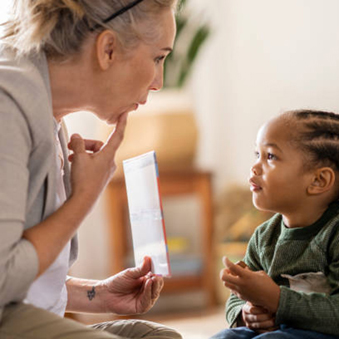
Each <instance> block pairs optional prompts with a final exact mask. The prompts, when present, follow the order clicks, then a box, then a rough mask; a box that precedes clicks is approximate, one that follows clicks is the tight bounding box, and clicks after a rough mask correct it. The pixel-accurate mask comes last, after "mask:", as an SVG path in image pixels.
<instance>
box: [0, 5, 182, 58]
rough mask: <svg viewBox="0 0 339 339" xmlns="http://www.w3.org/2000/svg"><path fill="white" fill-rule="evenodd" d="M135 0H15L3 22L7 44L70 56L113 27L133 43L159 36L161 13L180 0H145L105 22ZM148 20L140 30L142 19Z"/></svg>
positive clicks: (127, 42)
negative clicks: (89, 39) (94, 36)
mask: <svg viewBox="0 0 339 339" xmlns="http://www.w3.org/2000/svg"><path fill="white" fill-rule="evenodd" d="M131 1H132V0H95V1H93V0H13V6H12V11H11V12H10V16H9V19H8V21H7V22H5V23H4V24H3V25H2V26H3V34H2V37H1V40H2V42H3V43H4V45H7V46H10V47H12V48H14V50H15V51H16V53H17V56H21V55H27V54H29V53H32V52H37V53H39V52H40V51H41V50H43V51H45V52H46V54H47V56H48V57H49V58H53V59H66V58H68V57H70V56H72V55H75V54H77V53H78V52H79V51H80V50H81V48H82V46H83V43H84V41H85V40H86V38H87V37H89V36H90V34H93V30H91V28H93V27H95V30H94V33H97V32H100V31H102V30H104V29H111V30H113V31H115V32H116V33H117V36H118V39H119V41H120V42H121V44H122V45H123V46H124V47H126V48H129V47H132V46H133V45H135V44H136V43H137V42H138V41H140V40H143V41H145V42H147V41H151V40H152V39H156V35H157V33H158V30H157V25H159V20H158V18H157V17H158V14H159V13H161V12H162V11H163V10H164V9H169V8H172V9H175V7H176V5H177V1H178V0H144V1H142V2H140V3H139V4H137V5H136V6H134V7H133V8H131V9H129V10H128V11H126V12H125V13H124V14H122V15H119V16H117V17H116V18H114V19H113V20H112V21H110V22H108V23H106V24H104V23H103V21H104V20H105V19H106V18H108V17H109V16H111V15H112V13H115V12H117V11H119V10H120V9H121V8H124V7H126V6H127V5H129V4H130V3H131ZM141 22H143V23H146V25H145V27H146V29H145V30H143V32H142V33H141V32H140V26H139V27H138V24H139V23H141Z"/></svg>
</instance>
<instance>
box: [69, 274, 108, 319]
mask: <svg viewBox="0 0 339 339" xmlns="http://www.w3.org/2000/svg"><path fill="white" fill-rule="evenodd" d="M66 285H67V292H68V300H67V308H66V311H67V312H79V313H81V312H83V313H85V312H86V313H105V312H106V310H105V308H104V303H103V302H102V300H103V295H104V294H105V287H104V286H103V285H102V284H101V283H100V281H98V280H88V279H79V278H73V277H70V278H69V279H68V280H67V282H66Z"/></svg>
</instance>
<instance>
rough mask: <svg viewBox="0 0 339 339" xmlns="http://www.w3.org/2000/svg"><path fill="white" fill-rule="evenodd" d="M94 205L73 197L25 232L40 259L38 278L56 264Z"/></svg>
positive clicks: (24, 235) (24, 236) (25, 236)
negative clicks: (58, 257)
mask: <svg viewBox="0 0 339 339" xmlns="http://www.w3.org/2000/svg"><path fill="white" fill-rule="evenodd" d="M92 205H93V203H90V202H89V201H86V199H83V198H81V197H74V196H72V197H70V199H69V200H67V201H66V202H65V203H64V204H63V205H62V206H61V207H60V208H59V209H58V210H57V211H56V212H54V213H53V214H51V215H50V216H49V217H48V218H46V219H45V220H44V221H43V222H41V223H39V224H38V225H36V226H33V227H31V228H29V229H27V230H25V231H24V233H23V238H25V239H27V240H28V241H30V242H31V243H32V245H33V246H34V248H35V250H36V252H37V255H38V258H39V271H38V274H37V277H38V276H39V275H41V274H42V273H43V272H44V271H45V270H46V269H47V268H48V267H49V266H50V265H51V264H52V263H53V262H54V260H55V259H56V258H57V256H58V255H59V253H60V252H61V251H62V249H63V248H64V247H65V245H66V244H67V242H68V241H70V239H71V238H72V237H73V236H74V234H75V233H76V231H77V229H78V227H79V226H80V224H81V222H82V221H83V219H84V218H85V217H86V215H87V214H88V212H89V211H90V209H91V207H92Z"/></svg>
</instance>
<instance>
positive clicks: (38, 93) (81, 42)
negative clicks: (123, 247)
mask: <svg viewBox="0 0 339 339" xmlns="http://www.w3.org/2000/svg"><path fill="white" fill-rule="evenodd" d="M175 6H176V1H175V0H137V1H135V0H134V1H133V0H96V1H92V0H16V1H13V11H12V12H11V15H10V17H9V20H8V22H7V23H5V24H4V25H3V36H2V39H1V52H0V187H1V189H0V232H1V237H0V337H1V338H27V339H28V338H34V339H40V338H41V339H48V338H60V339H62V338H70V339H78V338H79V339H80V338H81V339H86V338H116V339H118V338H181V336H180V335H179V334H177V333H176V332H175V331H174V330H171V329H169V328H166V327H164V326H161V325H158V324H154V323H150V322H143V321H136V320H124V321H116V322H112V323H105V324H99V325H96V326H92V327H91V328H89V327H86V326H83V325H82V324H79V323H77V322H74V321H71V320H69V319H65V318H63V315H64V312H65V310H68V311H74V312H91V313H96V312H108V313H115V314H137V313H144V312H146V311H148V310H149V309H150V308H151V307H152V306H153V305H154V303H155V301H156V300H157V298H158V297H159V293H160V291H161V289H162V286H163V280H162V278H160V277H156V276H153V275H152V274H151V273H150V259H149V258H145V260H144V262H143V264H142V265H141V266H140V267H137V268H133V269H128V270H125V271H123V272H121V273H119V274H117V275H115V276H113V277H110V278H108V279H106V280H104V281H94V280H83V279H77V278H73V277H67V272H68V269H69V267H70V265H71V264H72V263H73V262H74V260H75V259H76V256H77V238H76V232H77V229H78V228H79V226H80V224H81V222H82V221H83V219H84V218H85V217H86V215H87V214H88V212H89V211H90V210H91V208H92V206H93V204H94V203H95V201H96V200H97V198H98V196H99V195H100V193H101V192H102V191H103V189H104V188H105V186H106V185H107V183H108V182H109V180H110V179H111V177H112V175H113V173H114V170H115V164H114V156H115V152H116V150H117V148H118V147H119V145H120V143H121V141H122V139H123V134H124V129H125V125H126V119H127V115H128V113H129V112H130V111H132V110H136V109H137V108H138V105H140V104H145V103H146V100H147V95H148V92H149V91H151V90H159V89H160V88H161V87H162V82H163V78H162V77H163V63H164V59H165V58H166V56H167V55H168V54H169V53H170V51H171V49H172V46H173V40H174V36H175V21H174V10H175ZM80 110H87V111H88V110H89V111H92V112H93V113H94V114H95V115H96V116H98V117H99V118H100V119H102V120H105V121H107V122H108V123H110V124H116V128H115V131H114V132H113V133H112V134H111V136H110V137H109V138H108V140H107V142H106V143H105V144H103V143H102V142H99V141H93V140H84V139H82V138H81V136H79V135H73V136H72V137H71V139H70V142H69V144H68V147H69V149H70V150H71V151H72V154H71V155H70V157H69V160H70V162H71V169H70V168H69V166H68V159H67V158H68V154H67V141H66V139H65V135H64V132H63V128H62V118H63V117H64V116H65V115H66V114H70V113H72V112H75V111H80Z"/></svg>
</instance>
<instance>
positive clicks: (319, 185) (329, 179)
mask: <svg viewBox="0 0 339 339" xmlns="http://www.w3.org/2000/svg"><path fill="white" fill-rule="evenodd" d="M334 183H335V172H334V170H333V169H332V168H331V167H322V168H318V169H317V170H316V171H315V173H314V176H313V180H312V182H311V184H310V185H309V186H308V188H307V193H308V194H310V195H316V194H321V193H324V192H327V191H329V190H330V189H331V188H332V187H333V185H334Z"/></svg>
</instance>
